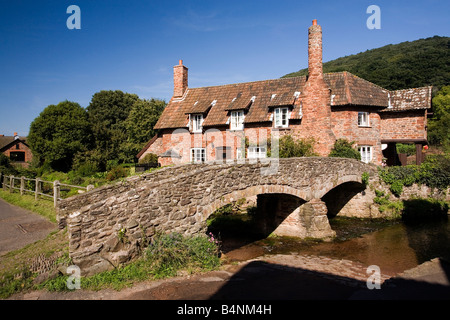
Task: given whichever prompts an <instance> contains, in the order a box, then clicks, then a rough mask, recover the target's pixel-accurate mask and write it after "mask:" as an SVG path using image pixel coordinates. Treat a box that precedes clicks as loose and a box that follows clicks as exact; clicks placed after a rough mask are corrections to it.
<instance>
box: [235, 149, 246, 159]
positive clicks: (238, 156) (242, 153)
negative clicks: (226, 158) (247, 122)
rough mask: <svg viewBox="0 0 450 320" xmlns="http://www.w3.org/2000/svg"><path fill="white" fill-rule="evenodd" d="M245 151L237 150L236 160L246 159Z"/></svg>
mask: <svg viewBox="0 0 450 320" xmlns="http://www.w3.org/2000/svg"><path fill="white" fill-rule="evenodd" d="M243 151H244V150H242V149H241V148H237V149H236V159H244V152H243Z"/></svg>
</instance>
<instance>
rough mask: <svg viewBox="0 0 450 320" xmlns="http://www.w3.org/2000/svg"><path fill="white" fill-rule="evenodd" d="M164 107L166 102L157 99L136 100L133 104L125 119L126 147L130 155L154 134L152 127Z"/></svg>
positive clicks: (133, 154) (135, 152)
mask: <svg viewBox="0 0 450 320" xmlns="http://www.w3.org/2000/svg"><path fill="white" fill-rule="evenodd" d="M165 107H166V102H165V101H164V100H158V99H151V100H145V99H144V100H138V101H136V102H135V103H134V104H133V106H132V108H131V110H130V113H129V115H128V117H127V119H126V120H125V128H126V132H127V135H128V138H127V142H126V149H127V152H129V154H130V155H131V156H133V157H134V156H135V155H136V154H137V153H138V152H139V151H140V150H141V149H142V147H143V146H144V145H145V143H147V141H148V140H150V138H152V137H153V136H154V135H155V134H156V132H155V130H154V129H153V127H154V126H155V124H156V122H157V121H158V119H159V116H160V115H161V113H162V112H163V110H164V108H165Z"/></svg>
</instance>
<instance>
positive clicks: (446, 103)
mask: <svg viewBox="0 0 450 320" xmlns="http://www.w3.org/2000/svg"><path fill="white" fill-rule="evenodd" d="M432 106H433V113H434V114H433V118H432V119H430V120H429V121H428V140H429V142H430V144H433V145H439V146H442V147H443V148H444V150H445V151H446V152H447V153H448V152H450V86H445V87H442V88H441V90H439V91H438V93H437V94H436V96H435V97H434V98H433V104H432Z"/></svg>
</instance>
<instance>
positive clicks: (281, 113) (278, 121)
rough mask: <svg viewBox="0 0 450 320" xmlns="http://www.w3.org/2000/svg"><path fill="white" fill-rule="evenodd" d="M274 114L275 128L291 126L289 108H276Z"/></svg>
mask: <svg viewBox="0 0 450 320" xmlns="http://www.w3.org/2000/svg"><path fill="white" fill-rule="evenodd" d="M273 114H274V116H273V121H274V126H275V128H287V127H288V126H289V108H287V107H284V108H275V109H274V111H273Z"/></svg>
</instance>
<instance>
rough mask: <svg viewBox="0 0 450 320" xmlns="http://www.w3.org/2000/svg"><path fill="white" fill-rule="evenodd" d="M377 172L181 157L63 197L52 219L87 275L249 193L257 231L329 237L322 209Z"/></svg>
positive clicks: (298, 162)
mask: <svg viewBox="0 0 450 320" xmlns="http://www.w3.org/2000/svg"><path fill="white" fill-rule="evenodd" d="M376 173H377V169H376V167H375V166H374V165H368V164H365V163H363V162H361V161H357V160H354V159H343V158H323V157H307V158H288V159H261V160H258V161H255V160H253V161H252V160H249V159H245V160H241V162H237V161H233V162H220V163H217V162H214V163H203V164H184V165H178V166H174V167H167V168H163V169H160V170H158V171H155V172H153V173H147V174H142V175H140V176H134V177H130V178H128V179H126V180H124V181H121V182H118V183H116V184H113V185H107V186H103V187H100V188H97V189H94V190H91V191H89V192H86V193H83V194H80V195H77V196H73V197H71V198H68V199H65V200H62V201H60V202H59V205H58V208H57V209H58V221H59V225H60V227H61V228H62V227H64V226H67V228H68V234H69V252H70V256H71V258H72V261H73V262H74V264H76V265H78V266H79V267H80V268H81V270H82V272H83V273H84V274H92V273H95V272H98V271H102V270H106V269H110V268H112V267H113V266H117V265H118V264H120V263H123V262H125V261H127V260H129V259H130V258H132V257H134V256H136V255H137V254H139V252H140V250H141V249H142V247H143V244H144V243H145V241H146V240H147V239H149V238H151V237H152V236H153V235H154V234H155V232H178V233H181V234H186V235H188V234H196V233H202V232H205V231H206V220H207V218H208V217H209V216H210V215H211V214H212V213H213V212H214V211H215V210H216V209H218V208H220V207H222V206H224V205H226V204H228V203H232V202H234V201H237V200H239V199H242V198H248V197H253V196H257V213H256V217H257V220H258V221H259V227H260V228H261V231H262V232H265V233H267V234H269V233H271V232H274V233H276V234H280V235H290V236H297V237H302V238H303V237H312V238H329V237H333V236H334V235H335V232H334V231H333V230H332V229H331V228H330V224H329V222H328V216H333V215H336V214H337V213H338V212H339V210H340V208H341V207H342V206H343V205H345V203H347V202H348V201H349V200H350V199H351V198H352V197H353V196H354V195H355V194H357V193H359V192H361V191H363V190H364V189H365V184H364V182H363V180H362V179H363V175H367V174H368V175H369V179H373V178H376V176H377V174H376Z"/></svg>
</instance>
